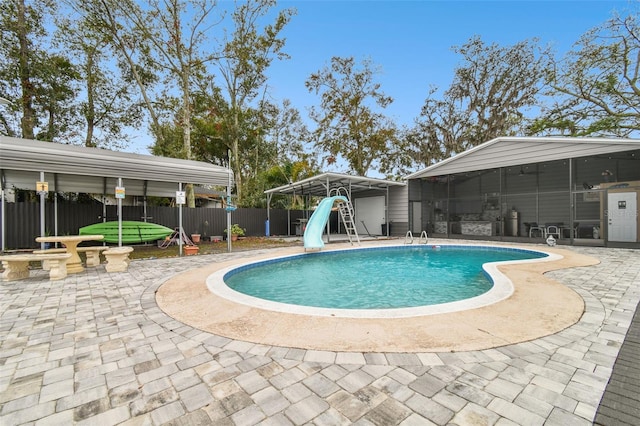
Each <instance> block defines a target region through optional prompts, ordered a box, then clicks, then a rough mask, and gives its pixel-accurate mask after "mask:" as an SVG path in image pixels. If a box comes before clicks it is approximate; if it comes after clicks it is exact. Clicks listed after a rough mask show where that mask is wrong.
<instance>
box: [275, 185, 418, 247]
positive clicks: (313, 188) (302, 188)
mask: <svg viewBox="0 0 640 426" xmlns="http://www.w3.org/2000/svg"><path fill="white" fill-rule="evenodd" d="M404 186H406V183H405V182H397V181H392V180H384V179H376V178H369V177H365V176H353V175H348V174H344V173H322V174H319V175H316V176H313V177H310V178H307V179H302V180H299V181H297V182H292V183H290V184H287V185H283V186H279V187H277V188H272V189H268V190H266V191H264V192H265V194H267V220H269V209H270V203H271V198H272V197H273V195H274V194H286V195H301V196H303V197H307V199H309V198H310V197H328V196H329V192H330V191H331V190H332V189H334V188H340V187H342V188H345V189H346V190H347V193H348V194H349V199H350V200H353V195H354V194H359V193H364V192H368V191H383V192H384V193H385V200H386V201H385V205H386V206H388V205H389V188H390V187H404ZM386 222H387V223H386V229H387V236H388V234H389V215H388V214H387V215H386Z"/></svg>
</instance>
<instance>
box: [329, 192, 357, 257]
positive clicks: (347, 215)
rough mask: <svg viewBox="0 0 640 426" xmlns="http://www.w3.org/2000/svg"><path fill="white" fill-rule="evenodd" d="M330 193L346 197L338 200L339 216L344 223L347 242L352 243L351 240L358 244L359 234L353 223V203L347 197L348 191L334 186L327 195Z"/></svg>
mask: <svg viewBox="0 0 640 426" xmlns="http://www.w3.org/2000/svg"><path fill="white" fill-rule="evenodd" d="M331 195H339V196H343V197H345V198H346V199H347V201H346V202H345V201H342V200H339V201H338V211H339V212H340V217H341V218H342V223H343V225H344V229H345V230H346V231H347V237H348V238H349V242H350V243H351V245H353V241H354V239H355V241H356V242H357V243H358V245H359V244H360V236H359V235H358V230H357V229H356V223H355V214H354V210H353V204H351V200H350V199H349V193H348V192H347V190H346V188H343V187H339V188H334V189H332V190H331V191H329V196H331Z"/></svg>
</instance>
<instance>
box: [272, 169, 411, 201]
mask: <svg viewBox="0 0 640 426" xmlns="http://www.w3.org/2000/svg"><path fill="white" fill-rule="evenodd" d="M405 185H406V183H405V182H397V181H393V180H383V179H375V178H368V177H364V176H352V175H348V174H344V173H322V174H319V175H316V176H313V177H310V178H307V179H303V180H300V181H297V182H293V183H290V184H288V185H283V186H279V187H277V188H273V189H268V190H266V191H264V192H265V194H267V196H268V197H269V198H270V196H272V195H273V194H297V195H310V196H318V197H326V196H328V195H329V191H330V190H331V189H333V188H339V187H344V188H345V189H346V190H347V191H350V193H351V194H355V193H358V192H363V191H370V190H383V191H386V190H387V189H388V188H389V187H392V186H405Z"/></svg>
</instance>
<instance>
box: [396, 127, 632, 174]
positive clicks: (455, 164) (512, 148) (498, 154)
mask: <svg viewBox="0 0 640 426" xmlns="http://www.w3.org/2000/svg"><path fill="white" fill-rule="evenodd" d="M635 149H640V140H639V139H622V138H620V139H618V138H567V137H500V138H496V139H492V140H490V141H489V142H485V143H483V144H481V145H478V146H476V147H474V148H471V149H469V150H467V151H465V152H462V153H460V154H456V155H455V156H453V157H450V158H448V159H446V160H444V161H441V162H439V163H437V164H434V165H432V166H429V167H427V168H425V169H422V170H420V171H418V172H415V173H413V174H410V175H409V176H407V177H406V178H405V179H419V178H425V177H430V176H443V175H449V174H455V173H464V172H471V171H477V170H487V169H494V168H499V167H509V166H519V165H522V164H532V163H540V162H543V161H555V160H563V159H567V158H577V157H585V156H593V155H603V154H611V153H614V152H622V151H631V150H635Z"/></svg>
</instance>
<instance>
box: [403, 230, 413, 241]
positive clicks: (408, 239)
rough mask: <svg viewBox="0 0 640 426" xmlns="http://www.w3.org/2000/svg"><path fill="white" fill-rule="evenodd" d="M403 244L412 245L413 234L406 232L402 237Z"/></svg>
mask: <svg viewBox="0 0 640 426" xmlns="http://www.w3.org/2000/svg"><path fill="white" fill-rule="evenodd" d="M404 243H405V244H413V234H412V233H411V231H407V233H406V234H405V235H404Z"/></svg>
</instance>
